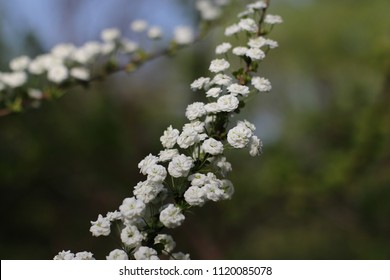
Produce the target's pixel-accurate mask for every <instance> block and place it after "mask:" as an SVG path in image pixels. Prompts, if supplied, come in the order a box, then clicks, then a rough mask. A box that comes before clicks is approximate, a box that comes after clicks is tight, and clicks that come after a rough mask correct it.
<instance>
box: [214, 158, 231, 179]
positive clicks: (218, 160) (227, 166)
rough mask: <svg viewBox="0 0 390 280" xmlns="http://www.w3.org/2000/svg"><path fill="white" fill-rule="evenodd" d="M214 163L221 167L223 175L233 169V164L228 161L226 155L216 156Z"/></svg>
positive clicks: (220, 170)
mask: <svg viewBox="0 0 390 280" xmlns="http://www.w3.org/2000/svg"><path fill="white" fill-rule="evenodd" d="M213 164H214V165H215V166H217V167H218V168H219V172H220V173H221V175H222V176H223V177H225V176H226V175H227V174H228V173H229V172H231V171H232V165H231V164H230V162H227V161H226V157H217V158H215V159H214V161H213Z"/></svg>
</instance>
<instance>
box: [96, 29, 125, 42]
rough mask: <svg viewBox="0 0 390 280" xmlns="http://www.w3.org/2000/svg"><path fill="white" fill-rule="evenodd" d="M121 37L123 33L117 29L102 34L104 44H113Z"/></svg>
mask: <svg viewBox="0 0 390 280" xmlns="http://www.w3.org/2000/svg"><path fill="white" fill-rule="evenodd" d="M120 36H121V32H120V30H119V29H117V28H107V29H104V30H103V31H102V33H101V38H102V40H103V41H104V42H113V41H115V40H118V39H119V38H120Z"/></svg>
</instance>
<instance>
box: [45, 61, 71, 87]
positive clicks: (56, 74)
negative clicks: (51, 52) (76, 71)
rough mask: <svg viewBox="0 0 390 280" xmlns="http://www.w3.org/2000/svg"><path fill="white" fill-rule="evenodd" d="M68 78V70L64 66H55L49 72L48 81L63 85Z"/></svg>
mask: <svg viewBox="0 0 390 280" xmlns="http://www.w3.org/2000/svg"><path fill="white" fill-rule="evenodd" d="M67 78H68V69H67V68H66V67H65V66H64V65H62V64H59V65H54V66H53V67H51V68H50V69H49V71H48V72H47V79H48V80H49V81H52V82H54V83H56V84H59V83H62V82H63V81H65V80H66V79H67Z"/></svg>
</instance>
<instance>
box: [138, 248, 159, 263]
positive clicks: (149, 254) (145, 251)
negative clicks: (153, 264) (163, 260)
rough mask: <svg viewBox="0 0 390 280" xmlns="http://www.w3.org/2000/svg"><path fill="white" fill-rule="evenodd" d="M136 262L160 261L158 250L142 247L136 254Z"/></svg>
mask: <svg viewBox="0 0 390 280" xmlns="http://www.w3.org/2000/svg"><path fill="white" fill-rule="evenodd" d="M134 258H135V259H136V260H159V258H158V256H157V252H156V250H154V249H153V248H149V247H146V246H141V247H139V248H138V250H137V251H135V253H134Z"/></svg>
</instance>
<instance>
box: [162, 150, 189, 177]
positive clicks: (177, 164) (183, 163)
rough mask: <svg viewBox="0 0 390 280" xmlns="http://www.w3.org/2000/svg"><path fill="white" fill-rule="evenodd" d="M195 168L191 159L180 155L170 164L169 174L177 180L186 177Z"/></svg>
mask: <svg viewBox="0 0 390 280" xmlns="http://www.w3.org/2000/svg"><path fill="white" fill-rule="evenodd" d="M193 166H194V163H193V160H192V158H191V157H187V156H185V155H179V156H176V157H174V158H173V159H172V161H171V162H170V163H169V165H168V172H169V174H170V175H171V176H172V177H175V178H179V177H186V176H187V175H188V173H189V172H190V169H191V168H192V167H193Z"/></svg>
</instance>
